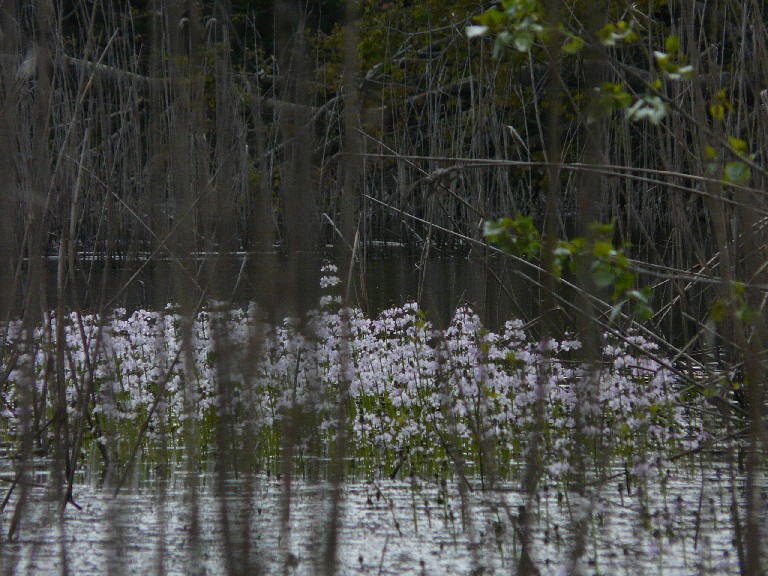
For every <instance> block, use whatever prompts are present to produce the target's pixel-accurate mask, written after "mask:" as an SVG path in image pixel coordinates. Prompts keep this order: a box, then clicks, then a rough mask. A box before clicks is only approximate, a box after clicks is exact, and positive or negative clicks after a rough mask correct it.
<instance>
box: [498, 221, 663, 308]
mask: <svg viewBox="0 0 768 576" xmlns="http://www.w3.org/2000/svg"><path fill="white" fill-rule="evenodd" d="M483 234H484V236H485V238H486V239H487V240H488V241H489V242H491V243H493V244H495V245H496V246H498V248H499V249H500V250H501V251H502V252H504V253H505V254H510V255H513V256H518V257H522V258H528V259H532V258H535V257H540V256H541V250H542V244H541V242H540V235H539V232H538V230H537V229H536V228H535V226H534V225H533V221H532V219H531V217H530V216H526V217H523V216H519V215H518V216H517V217H516V218H515V219H512V218H501V219H499V220H495V221H486V222H485V223H484V225H483ZM613 234H614V229H613V225H612V224H598V223H595V224H592V225H591V226H590V236H589V237H588V238H585V237H581V236H580V237H578V238H574V239H573V240H571V241H565V240H559V241H558V242H557V244H556V246H555V248H554V249H553V252H552V256H553V259H552V262H553V263H552V269H551V270H549V272H551V273H552V274H554V275H555V277H557V278H562V274H563V270H564V268H566V267H567V268H568V270H570V271H571V272H572V273H575V272H577V266H578V265H579V263H581V262H584V261H586V262H589V272H590V276H591V278H592V281H593V282H594V284H595V286H596V287H597V288H598V289H611V295H610V301H611V302H612V303H613V305H614V306H613V309H612V311H611V316H610V319H611V321H613V320H615V319H616V318H617V317H618V315H619V314H620V313H621V311H622V309H623V308H624V306H625V305H632V306H633V307H634V310H635V312H637V313H638V314H639V316H640V317H641V318H643V319H648V318H650V317H651V315H652V313H653V311H652V309H651V304H650V302H651V291H650V289H649V288H647V287H644V288H636V284H637V272H635V271H634V270H633V269H632V267H631V262H630V260H629V258H628V257H627V256H626V254H625V249H626V248H627V247H628V246H626V245H625V246H621V247H616V246H614V244H613V241H612V238H613ZM542 260H543V258H542Z"/></svg>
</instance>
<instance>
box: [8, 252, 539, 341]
mask: <svg viewBox="0 0 768 576" xmlns="http://www.w3.org/2000/svg"><path fill="white" fill-rule="evenodd" d="M329 260H330V261H333V257H332V255H329V254H323V253H315V254H303V255H302V254H299V255H293V256H288V255H286V254H282V253H280V252H277V251H275V252H263V253H248V254H245V253H242V254H236V255H227V256H221V255H200V256H199V257H197V258H190V259H188V260H184V261H172V260H162V259H153V260H149V261H146V260H126V261H123V262H120V263H119V264H116V265H115V264H106V265H105V264H104V263H103V262H99V261H91V262H89V261H81V265H80V266H79V267H78V268H77V269H76V270H74V271H73V272H72V273H71V274H70V275H68V277H67V279H66V284H65V290H66V303H67V305H68V307H70V308H74V307H79V308H81V309H84V310H94V311H95V310H99V309H100V308H102V309H103V310H105V311H111V310H112V309H114V308H115V307H125V308H126V309H128V310H135V309H139V308H150V309H162V308H164V307H165V306H166V304H167V303H168V302H179V298H180V295H183V296H184V297H186V298H188V299H189V301H190V302H192V303H197V302H205V301H208V300H220V301H226V302H231V303H233V304H235V305H238V306H246V305H247V304H248V303H249V302H251V301H255V302H258V303H259V304H260V305H261V306H262V307H263V309H264V310H266V312H267V315H268V318H269V319H270V320H272V321H274V322H278V321H280V320H282V319H283V318H284V317H285V316H286V315H289V314H297V313H300V312H301V311H302V310H311V309H313V308H315V307H316V306H317V301H318V298H319V296H320V290H319V278H320V268H321V266H322V265H323V263H324V262H326V261H329ZM337 263H338V262H337ZM339 264H341V263H339ZM46 267H47V268H46V269H47V278H46V286H47V301H48V302H49V303H50V305H51V306H52V305H53V304H54V303H55V302H56V295H57V262H56V261H55V260H51V261H48V262H47V263H46ZM518 272H520V269H519V266H518V267H516V265H515V264H514V263H512V262H510V261H509V260H504V259H500V258H495V259H494V258H490V259H488V258H485V256H484V255H482V254H479V253H477V252H475V253H472V254H470V255H464V254H455V253H449V254H437V255H432V256H430V257H429V258H426V259H422V258H421V257H420V256H419V255H418V254H414V253H413V252H411V251H409V250H406V249H387V250H386V251H379V252H376V253H372V254H370V256H369V257H367V258H365V260H360V261H358V262H357V263H356V264H355V266H354V267H353V269H352V274H351V278H350V279H349V281H348V283H346V282H345V283H344V285H343V286H342V288H343V291H344V292H345V293H346V292H348V294H349V297H350V300H351V301H352V302H353V303H354V304H355V305H357V306H360V307H361V308H362V309H363V310H364V312H366V313H367V314H368V315H374V316H375V315H377V314H378V313H379V312H380V311H381V310H384V309H386V308H389V307H391V306H393V305H401V304H402V303H403V302H407V301H418V302H419V304H420V305H421V308H422V309H424V310H426V311H428V313H429V316H430V319H431V320H432V321H433V323H435V325H436V326H438V327H444V326H446V325H447V324H448V322H449V321H450V319H451V317H452V315H453V312H454V311H455V310H456V308H457V307H458V306H459V305H460V304H470V305H471V306H472V308H473V309H474V310H475V311H476V312H477V313H478V314H479V315H480V316H481V318H482V319H483V321H484V322H486V323H487V325H488V326H489V327H490V328H495V327H497V326H499V325H501V324H503V323H504V322H505V321H506V320H508V319H509V318H511V317H515V318H523V319H531V318H534V317H536V314H537V313H538V310H537V309H536V306H535V305H534V304H533V303H534V302H535V301H536V300H535V298H537V297H538V296H537V295H536V294H535V293H534V292H533V288H532V286H531V284H530V283H529V282H526V281H524V280H523V279H521V276H520V275H519V274H518ZM25 288H26V289H28V288H29V287H25ZM15 309H16V311H17V315H18V314H19V313H20V310H21V295H19V297H18V298H17V301H16V302H15Z"/></svg>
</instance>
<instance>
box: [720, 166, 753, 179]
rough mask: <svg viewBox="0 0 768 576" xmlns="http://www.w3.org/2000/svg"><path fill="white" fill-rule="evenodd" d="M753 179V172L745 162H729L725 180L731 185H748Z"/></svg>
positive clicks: (724, 174)
mask: <svg viewBox="0 0 768 576" xmlns="http://www.w3.org/2000/svg"><path fill="white" fill-rule="evenodd" d="M751 177H752V171H751V170H750V169H749V166H747V164H746V163H744V162H741V161H737V162H728V164H726V165H725V172H724V173H723V179H724V180H725V181H726V182H728V183H730V184H746V183H747V182H749V180H750V178H751Z"/></svg>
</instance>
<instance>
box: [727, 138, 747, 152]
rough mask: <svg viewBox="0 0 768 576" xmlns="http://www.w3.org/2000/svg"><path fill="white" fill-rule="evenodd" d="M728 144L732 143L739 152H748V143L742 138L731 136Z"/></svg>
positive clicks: (732, 146)
mask: <svg viewBox="0 0 768 576" xmlns="http://www.w3.org/2000/svg"><path fill="white" fill-rule="evenodd" d="M728 144H730V146H731V148H733V149H734V150H735V151H736V153H737V154H746V152H747V143H746V142H744V140H742V139H741V138H733V137H731V136H729V137H728Z"/></svg>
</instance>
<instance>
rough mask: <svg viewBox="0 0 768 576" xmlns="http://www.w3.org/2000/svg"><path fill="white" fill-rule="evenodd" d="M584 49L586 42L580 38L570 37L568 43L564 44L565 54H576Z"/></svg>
mask: <svg viewBox="0 0 768 576" xmlns="http://www.w3.org/2000/svg"><path fill="white" fill-rule="evenodd" d="M583 47H584V40H583V39H582V38H581V37H580V36H571V35H569V37H568V42H566V43H565V44H563V52H565V53H566V54H575V53H576V52H578V51H579V50H581V49H582V48H583Z"/></svg>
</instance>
